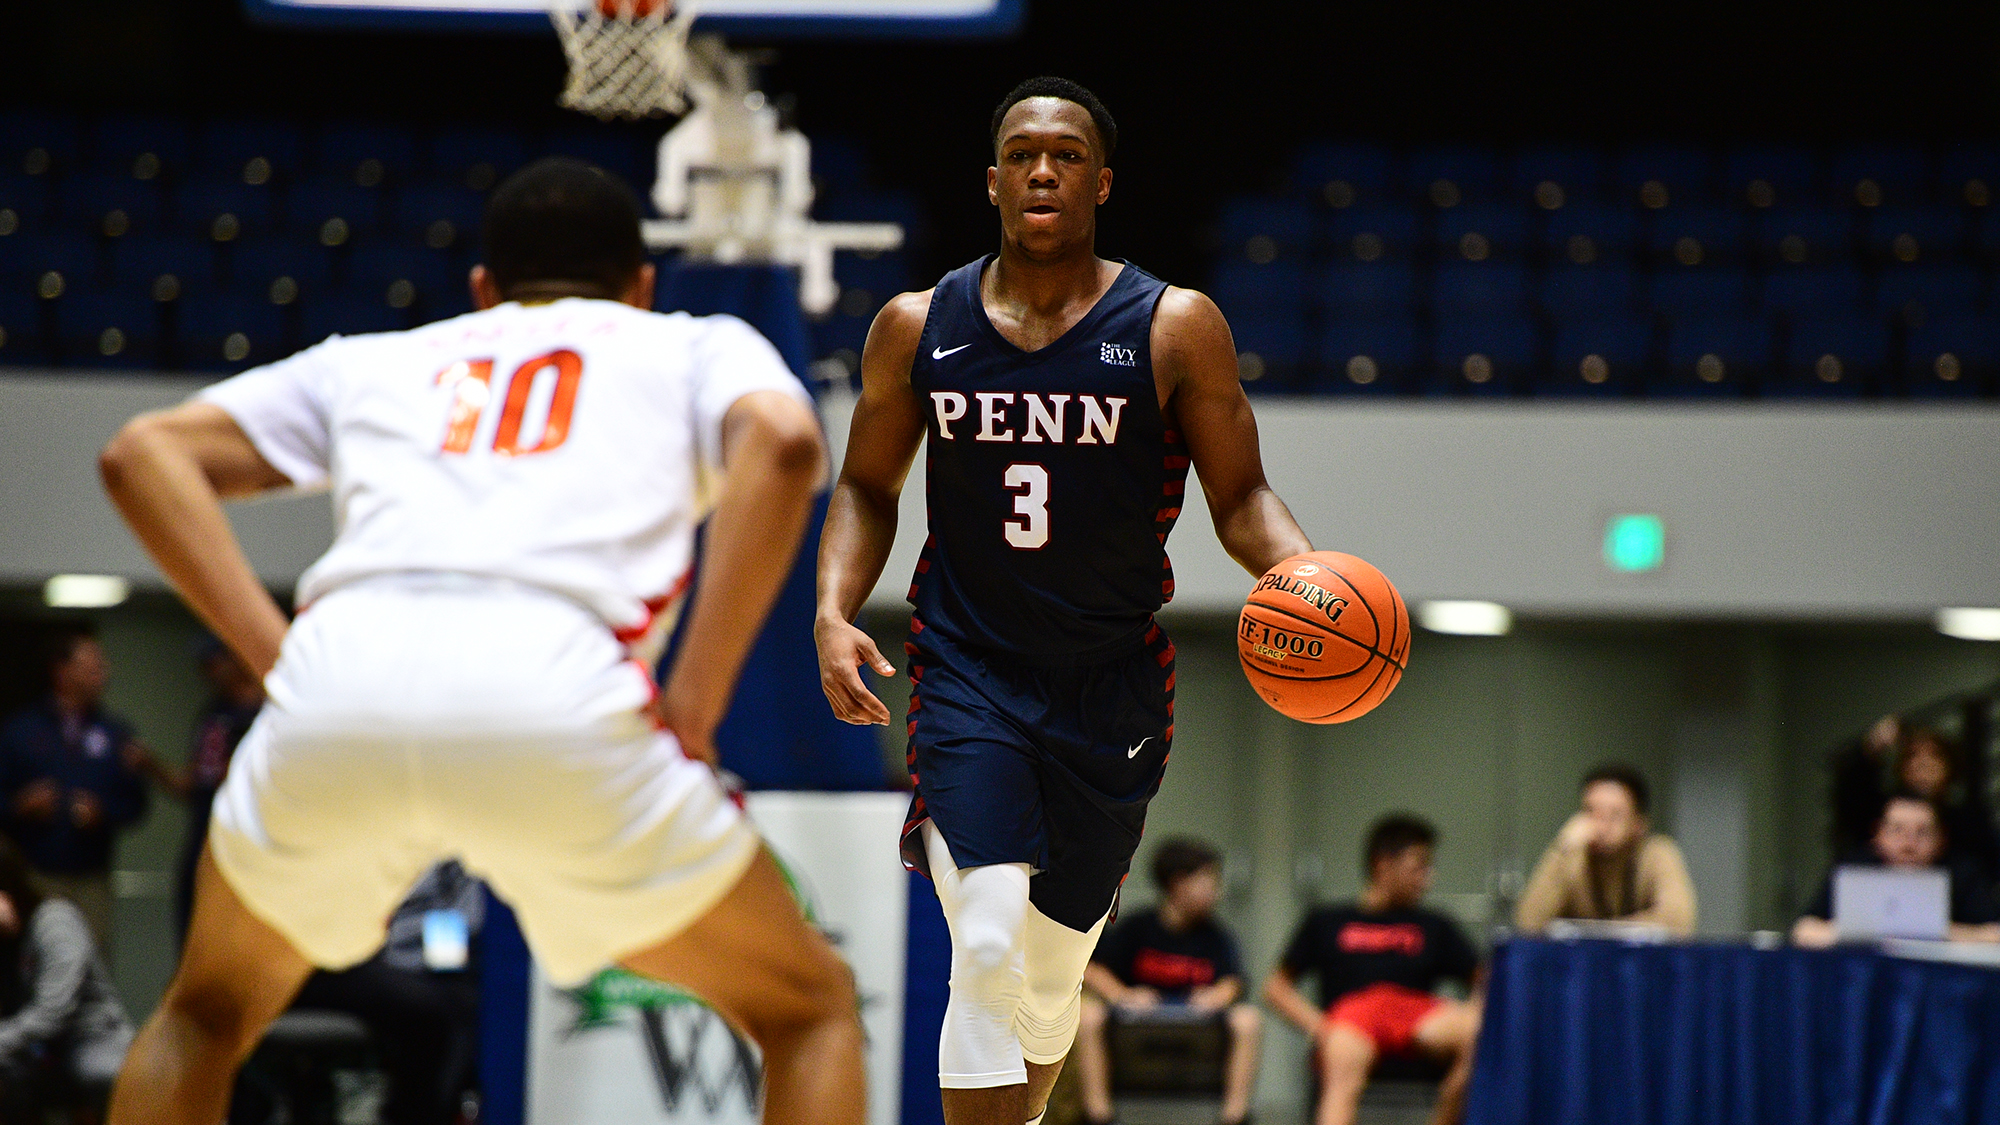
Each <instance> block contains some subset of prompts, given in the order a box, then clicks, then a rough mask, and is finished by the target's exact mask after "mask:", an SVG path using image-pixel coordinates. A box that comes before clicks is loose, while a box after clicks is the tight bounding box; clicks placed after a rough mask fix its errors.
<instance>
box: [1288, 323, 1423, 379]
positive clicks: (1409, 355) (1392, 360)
mask: <svg viewBox="0 0 2000 1125" xmlns="http://www.w3.org/2000/svg"><path fill="white" fill-rule="evenodd" d="M1319 360H1320V370H1319V372H1318V377H1317V378H1316V379H1314V380H1313V382H1312V384H1311V387H1310V389H1311V390H1314V391H1319V392H1323V393H1329V394H1368V395H1383V394H1395V393H1397V392H1399V391H1402V390H1403V389H1405V388H1407V387H1409V386H1410V385H1411V383H1412V381H1413V380H1414V378H1415V375H1416V370H1417V362H1418V354H1417V328H1416V323H1415V322H1414V321H1411V320H1409V319H1407V318H1394V317H1385V318H1382V319H1338V320H1331V321H1328V322H1327V323H1326V325H1325V326H1324V328H1323V330H1322V331H1321V333H1320V345H1319Z"/></svg>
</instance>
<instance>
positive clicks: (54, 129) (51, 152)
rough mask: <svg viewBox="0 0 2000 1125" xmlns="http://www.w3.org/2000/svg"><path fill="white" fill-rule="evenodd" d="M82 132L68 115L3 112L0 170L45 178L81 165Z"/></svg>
mask: <svg viewBox="0 0 2000 1125" xmlns="http://www.w3.org/2000/svg"><path fill="white" fill-rule="evenodd" d="M82 156H83V141H82V130H81V129H80V128H79V126H78V124H77V120H76V118H74V117H72V116H70V115H69V114H65V113H49V112H45V111H41V110H30V109H18V110H10V111H0V171H5V172H19V173H21V174H23V175H29V176H46V175H51V174H59V173H62V172H65V171H73V170H75V169H77V168H79V167H81V165H82V162H83V161H82Z"/></svg>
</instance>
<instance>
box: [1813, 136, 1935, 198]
mask: <svg viewBox="0 0 2000 1125" xmlns="http://www.w3.org/2000/svg"><path fill="white" fill-rule="evenodd" d="M1829 181H1830V182H1829V185H1828V186H1829V187H1830V188H1831V190H1832V197H1833V199H1834V200H1836V201H1845V200H1849V199H1851V200H1853V201H1854V202H1857V203H1860V204H1861V205H1862V206H1864V207H1875V206H1880V205H1881V204H1884V203H1888V204H1909V203H1923V202H1926V201H1927V200H1928V199H1929V198H1930V195H1931V183H1932V177H1931V160H1930V154H1928V153H1926V152H1925V151H1924V150H1923V149H1921V148H1917V147H1914V146H1910V145H1860V146H1856V147H1853V148H1847V149H1843V150H1841V151H1840V152H1837V153H1835V154H1834V157H1833V167H1832V171H1831V175H1830V177H1829ZM1867 184H1873V185H1875V188H1876V191H1877V194H1875V195H1873V196H1872V198H1873V199H1874V200H1875V202H1870V198H1871V196H1870V194H1869V192H1868V191H1867V189H1866V187H1865V186H1864V185H1867Z"/></svg>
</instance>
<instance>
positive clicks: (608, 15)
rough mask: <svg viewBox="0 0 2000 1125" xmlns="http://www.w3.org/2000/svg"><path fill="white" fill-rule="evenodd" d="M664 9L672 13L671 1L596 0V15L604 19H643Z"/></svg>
mask: <svg viewBox="0 0 2000 1125" xmlns="http://www.w3.org/2000/svg"><path fill="white" fill-rule="evenodd" d="M663 7H665V8H666V9H667V11H668V13H669V14H671V13H672V12H673V8H672V7H671V0H597V11H598V14H600V15H602V16H603V17H604V18H605V19H608V20H616V19H645V18H646V17H647V16H650V15H652V14H653V13H654V12H657V11H659V10H660V9H661V8H663Z"/></svg>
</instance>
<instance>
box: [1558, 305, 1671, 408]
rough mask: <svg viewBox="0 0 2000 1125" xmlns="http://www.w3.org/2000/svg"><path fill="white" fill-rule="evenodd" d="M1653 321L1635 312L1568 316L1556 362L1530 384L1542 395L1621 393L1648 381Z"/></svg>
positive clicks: (1560, 327)
mask: <svg viewBox="0 0 2000 1125" xmlns="http://www.w3.org/2000/svg"><path fill="white" fill-rule="evenodd" d="M1652 359H1653V326H1652V324H1651V322H1650V321H1647V320H1643V319H1640V318H1638V317H1633V316H1624V317H1607V318H1605V319H1602V320H1570V321H1564V322H1563V323H1561V324H1560V325H1558V326H1557V328H1556V331H1555V340H1554V344H1553V355H1552V364H1551V368H1550V370H1549V371H1548V372H1547V373H1546V374H1545V375H1544V377H1542V378H1539V379H1536V380H1534V382H1533V384H1532V386H1531V389H1532V390H1533V391H1534V393H1536V394H1538V395H1576V396H1582V397H1589V398H1622V397H1625V396H1629V395H1632V394H1634V393H1636V392H1637V391H1638V388H1639V387H1640V386H1642V385H1643V384H1644V382H1645V377H1646V373H1647V370H1648V369H1649V367H1650V366H1651V364H1652Z"/></svg>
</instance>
